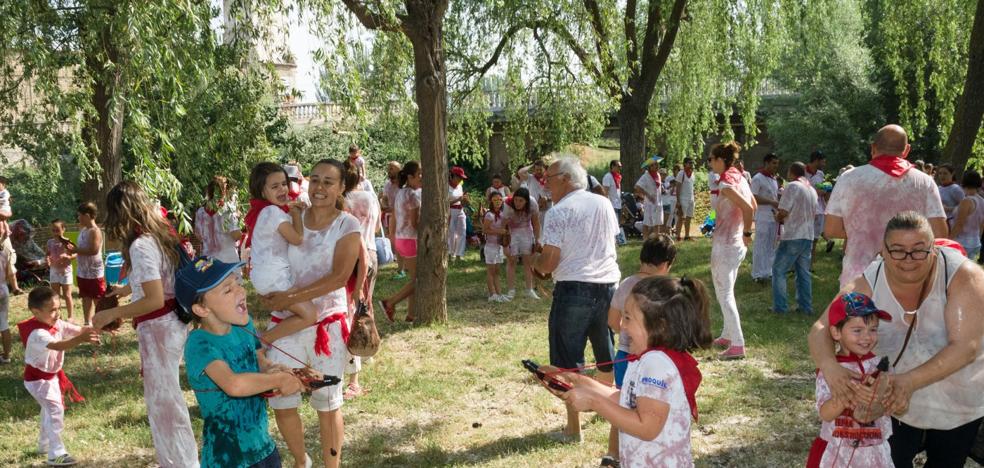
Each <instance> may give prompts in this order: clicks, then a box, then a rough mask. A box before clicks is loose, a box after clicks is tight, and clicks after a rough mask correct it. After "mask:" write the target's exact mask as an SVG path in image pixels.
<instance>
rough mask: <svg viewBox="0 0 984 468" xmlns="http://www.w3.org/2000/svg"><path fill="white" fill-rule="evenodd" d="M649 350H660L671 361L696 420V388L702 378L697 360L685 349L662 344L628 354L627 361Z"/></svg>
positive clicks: (639, 357) (634, 359)
mask: <svg viewBox="0 0 984 468" xmlns="http://www.w3.org/2000/svg"><path fill="white" fill-rule="evenodd" d="M650 351H662V352H663V354H666V357H668V358H670V360H671V361H673V365H675V366H676V368H677V373H679V374H680V380H681V381H682V382H683V391H684V393H686V394H687V403H690V415H691V416H693V418H694V421H697V388H698V387H700V381H701V379H702V378H703V376H702V375H701V374H700V369H698V368H697V360H696V359H694V357H693V356H691V355H690V353H688V352H686V351H677V350H674V349H669V348H666V347H663V346H656V347H653V348H649V349H647V350H645V351H643V352H642V354H639V355H638V356H637V355H634V354H632V355H629V357H628V361H629V362H632V361H637V360H639V359H642V356H644V355H645V354H646V353H648V352H650Z"/></svg>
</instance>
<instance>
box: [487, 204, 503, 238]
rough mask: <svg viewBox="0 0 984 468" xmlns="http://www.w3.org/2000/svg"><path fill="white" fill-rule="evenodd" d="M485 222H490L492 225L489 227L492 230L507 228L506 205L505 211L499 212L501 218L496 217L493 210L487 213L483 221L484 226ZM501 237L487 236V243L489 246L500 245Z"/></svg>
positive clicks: (496, 235) (497, 235)
mask: <svg viewBox="0 0 984 468" xmlns="http://www.w3.org/2000/svg"><path fill="white" fill-rule="evenodd" d="M485 221H488V222H489V223H490V224H489V227H491V228H492V229H503V228H505V227H506V213H505V205H503V209H502V210H500V211H499V216H496V215H495V213H494V212H493V211H492V210H489V211H487V212H486V213H485V218H484V219H483V224H484V222H485ZM499 237H500V236H499V234H486V235H485V243H486V244H488V245H500V242H499Z"/></svg>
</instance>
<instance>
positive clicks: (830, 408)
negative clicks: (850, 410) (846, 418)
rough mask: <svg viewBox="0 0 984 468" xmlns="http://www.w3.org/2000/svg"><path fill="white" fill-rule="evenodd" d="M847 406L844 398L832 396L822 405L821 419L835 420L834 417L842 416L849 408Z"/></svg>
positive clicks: (826, 420)
mask: <svg viewBox="0 0 984 468" xmlns="http://www.w3.org/2000/svg"><path fill="white" fill-rule="evenodd" d="M847 407H848V405H847V404H845V403H844V402H843V401H842V400H837V399H834V398H831V399H829V400H827V401H826V402H825V403H824V404H823V405H820V420H822V421H825V422H830V421H833V420H834V419H837V416H840V415H841V414H842V413H843V412H844V410H845V409H847Z"/></svg>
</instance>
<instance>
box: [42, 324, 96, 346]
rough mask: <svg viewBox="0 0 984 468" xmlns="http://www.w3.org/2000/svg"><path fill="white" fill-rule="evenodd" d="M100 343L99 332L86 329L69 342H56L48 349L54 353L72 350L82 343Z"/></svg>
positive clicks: (50, 344) (68, 340)
mask: <svg viewBox="0 0 984 468" xmlns="http://www.w3.org/2000/svg"><path fill="white" fill-rule="evenodd" d="M98 342H99V332H98V331H96V330H94V329H92V328H89V327H85V328H83V329H82V332H81V333H79V334H78V335H75V336H74V337H72V338H69V339H67V340H61V341H55V342H53V343H48V349H50V350H52V351H65V350H68V349H72V348H74V347H76V346H78V345H80V344H82V343H98Z"/></svg>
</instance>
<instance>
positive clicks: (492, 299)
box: [489, 294, 499, 302]
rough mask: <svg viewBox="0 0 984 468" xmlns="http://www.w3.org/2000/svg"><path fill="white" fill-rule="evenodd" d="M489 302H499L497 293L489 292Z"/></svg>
mask: <svg viewBox="0 0 984 468" xmlns="http://www.w3.org/2000/svg"><path fill="white" fill-rule="evenodd" d="M489 302H499V295H498V294H489Z"/></svg>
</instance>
